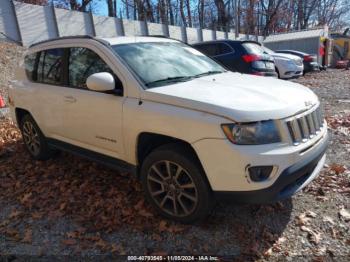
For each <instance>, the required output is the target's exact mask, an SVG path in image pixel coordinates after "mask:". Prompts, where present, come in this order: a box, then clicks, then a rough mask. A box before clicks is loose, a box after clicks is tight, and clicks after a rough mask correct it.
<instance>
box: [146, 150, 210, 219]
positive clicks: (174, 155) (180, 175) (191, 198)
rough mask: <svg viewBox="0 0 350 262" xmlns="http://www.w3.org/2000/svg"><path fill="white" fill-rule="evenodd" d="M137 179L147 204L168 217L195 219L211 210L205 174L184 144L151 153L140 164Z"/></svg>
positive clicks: (202, 217) (200, 217)
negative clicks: (139, 176)
mask: <svg viewBox="0 0 350 262" xmlns="http://www.w3.org/2000/svg"><path fill="white" fill-rule="evenodd" d="M141 182H142V186H143V189H144V192H145V195H146V198H147V200H148V201H149V203H150V204H151V205H152V206H153V207H154V208H155V209H156V210H158V212H159V213H160V214H161V215H163V216H165V217H167V218H170V219H172V220H175V221H179V222H182V223H191V222H195V221H199V220H202V219H204V218H205V217H206V216H207V215H208V214H209V213H210V211H211V209H212V206H213V205H212V204H213V197H212V194H211V189H210V187H209V185H208V182H207V180H206V178H205V174H204V173H203V171H202V168H201V166H200V164H199V163H198V160H197V159H196V157H195V156H193V153H191V152H189V150H188V149H187V148H186V147H182V146H178V145H166V146H162V147H160V148H158V149H156V150H154V151H153V152H151V153H150V154H149V155H148V156H147V157H146V159H145V161H144V162H143V164H142V167H141Z"/></svg>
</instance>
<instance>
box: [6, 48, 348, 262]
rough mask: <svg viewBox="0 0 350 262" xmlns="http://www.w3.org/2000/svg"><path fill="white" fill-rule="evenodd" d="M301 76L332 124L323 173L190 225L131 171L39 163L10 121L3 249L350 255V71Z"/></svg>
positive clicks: (70, 159)
mask: <svg viewBox="0 0 350 262" xmlns="http://www.w3.org/2000/svg"><path fill="white" fill-rule="evenodd" d="M5 46H7V44H6V45H5ZM8 49H9V50H6V48H5V50H3V49H1V50H2V51H1V52H4V53H5V54H7V55H9V54H10V53H11V52H12V51H13V50H16V51H14V53H13V54H14V55H15V56H16V57H18V54H19V53H20V51H18V49H17V48H15V47H13V46H11V45H10V46H9V48H8ZM1 57H2V55H1ZM1 59H2V58H1ZM15 60H16V59H15ZM14 63H15V62H11V64H14ZM7 64H8V63H3V61H0V68H1V70H0V72H1V75H0V76H1V79H0V81H1V82H0V83H1V86H0V87H1V89H2V91H1V92H6V83H7V81H8V78H7V77H8V75H9V76H11V75H12V73H13V72H10V71H11V70H10V71H9V70H8V69H7V67H4V65H7ZM4 72H7V73H6V74H5V73H4ZM4 76H5V77H4ZM294 81H296V82H299V83H302V84H305V85H307V86H309V87H310V88H311V89H312V90H313V91H314V92H316V93H317V94H318V95H319V97H320V98H321V99H322V102H323V104H324V107H325V111H326V116H327V121H328V123H329V124H330V130H329V131H330V136H331V143H330V147H329V150H328V159H327V165H326V166H325V168H324V169H323V171H322V173H321V175H320V176H319V177H318V178H317V179H316V180H315V181H314V182H312V183H311V184H310V185H309V186H308V187H307V188H306V189H304V190H303V192H302V193H299V194H297V195H296V196H294V197H293V198H291V199H288V200H286V201H283V202H279V203H276V204H274V205H238V204H233V203H219V204H218V205H217V207H216V208H215V210H214V212H213V214H212V215H211V216H210V217H209V218H208V220H207V221H205V222H203V223H201V224H196V225H191V226H189V225H187V226H184V225H180V224H176V223H173V222H170V221H167V220H163V219H162V218H160V217H158V216H157V215H153V212H152V210H151V209H150V208H149V207H148V206H147V204H145V203H143V201H142V199H143V198H142V194H141V192H140V186H139V184H138V183H137V181H135V180H134V179H133V178H129V177H128V175H127V174H118V173H117V172H115V171H113V170H110V169H107V168H105V167H102V166H99V165H97V164H95V163H93V162H90V161H88V160H85V159H81V158H79V157H75V156H72V155H69V154H66V153H63V154H60V155H58V156H57V157H55V158H54V159H52V160H49V161H47V162H36V161H32V160H31V159H30V158H29V157H28V155H27V154H26V152H25V151H24V148H23V143H22V140H21V136H20V134H19V132H18V130H17V128H16V127H15V126H14V125H13V124H12V123H11V121H10V120H7V119H4V118H2V119H1V120H0V255H11V256H12V258H15V257H20V256H21V255H30V256H34V257H35V258H38V257H49V256H50V255H55V256H62V255H72V256H84V258H96V257H94V255H107V256H110V255H118V254H127V255H144V254H149V255H150V254H153V255H156V254H161V255H166V254H172V255H174V254H181V255H188V254H208V255H209V254H211V255H214V254H215V255H221V256H230V257H228V258H227V260H226V261H232V260H233V258H232V257H234V258H236V259H240V260H242V261H253V260H273V261H276V260H288V261H294V260H300V261H303V260H309V261H326V260H335V261H349V260H350V227H349V226H350V214H349V210H350V201H349V196H350V173H349V168H350V154H349V152H350V138H349V137H350V136H349V132H350V71H342V70H328V71H327V72H320V73H314V74H310V75H307V76H306V77H302V78H300V79H297V80H294ZM1 89H0V90H1ZM99 258H101V257H99ZM104 258H105V259H106V257H104ZM116 258H118V257H114V259H116ZM123 259H125V258H120V257H119V260H123ZM0 261H1V258H0Z"/></svg>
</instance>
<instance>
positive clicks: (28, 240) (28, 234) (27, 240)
mask: <svg viewBox="0 0 350 262" xmlns="http://www.w3.org/2000/svg"><path fill="white" fill-rule="evenodd" d="M32 235H33V231H32V230H31V229H27V230H26V231H25V232H24V237H23V239H22V242H24V243H28V244H30V243H32Z"/></svg>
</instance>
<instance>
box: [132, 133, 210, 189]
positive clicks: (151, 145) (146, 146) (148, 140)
mask: <svg viewBox="0 0 350 262" xmlns="http://www.w3.org/2000/svg"><path fill="white" fill-rule="evenodd" d="M171 144H172V145H174V144H175V145H179V146H180V147H182V148H183V149H184V150H187V152H189V153H191V154H192V155H193V157H194V158H195V160H196V161H197V163H198V164H199V166H200V168H201V171H202V173H203V174H204V176H205V179H206V182H207V183H208V185H209V186H210V188H211V185H210V183H209V180H208V177H207V175H206V173H205V170H204V168H203V165H202V163H201V161H200V159H199V157H198V154H197V152H196V151H195V149H194V148H193V146H192V145H191V144H190V143H189V142H187V141H185V140H182V139H179V138H175V137H171V136H166V135H161V134H157V133H151V132H143V133H140V134H139V135H138V138H137V144H136V160H137V175H138V176H139V174H140V172H139V170H140V167H141V165H142V162H143V161H144V159H145V158H146V157H147V155H148V154H149V153H151V152H152V151H153V150H155V149H156V148H159V147H161V146H165V145H171Z"/></svg>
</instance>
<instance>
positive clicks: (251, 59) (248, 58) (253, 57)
mask: <svg viewBox="0 0 350 262" xmlns="http://www.w3.org/2000/svg"><path fill="white" fill-rule="evenodd" d="M242 58H243V60H244V61H245V62H246V63H251V62H254V61H257V60H260V56H258V55H244V56H242Z"/></svg>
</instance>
